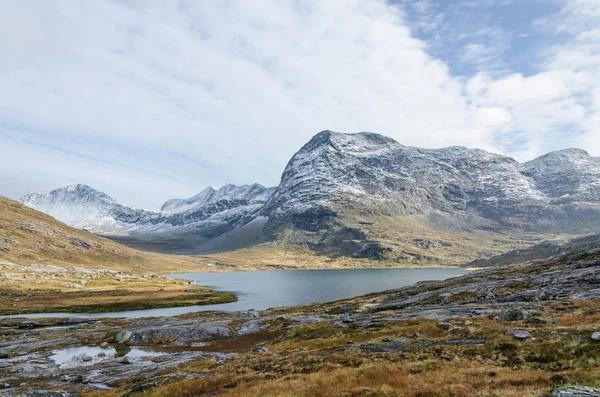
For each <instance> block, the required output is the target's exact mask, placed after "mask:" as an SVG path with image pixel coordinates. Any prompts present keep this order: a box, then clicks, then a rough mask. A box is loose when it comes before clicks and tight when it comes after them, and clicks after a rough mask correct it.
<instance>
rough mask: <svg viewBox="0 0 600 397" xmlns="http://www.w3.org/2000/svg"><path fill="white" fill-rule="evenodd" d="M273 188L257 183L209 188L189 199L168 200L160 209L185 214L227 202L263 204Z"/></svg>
mask: <svg viewBox="0 0 600 397" xmlns="http://www.w3.org/2000/svg"><path fill="white" fill-rule="evenodd" d="M274 190H275V188H266V187H264V186H262V185H259V184H258V183H255V184H253V185H244V186H235V185H225V186H223V187H221V188H215V187H213V186H209V187H207V188H206V189H204V190H203V191H201V192H200V193H198V194H197V195H195V196H194V197H191V198H189V199H173V200H168V201H167V202H166V203H164V204H163V206H162V207H161V209H160V210H161V211H164V212H185V211H188V210H190V209H193V208H198V207H206V206H208V205H212V204H215V203H218V202H219V201H223V200H227V201H230V202H246V203H248V204H263V203H264V202H265V201H267V200H268V199H269V197H270V196H271V194H273V191H274Z"/></svg>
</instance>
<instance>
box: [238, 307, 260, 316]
mask: <svg viewBox="0 0 600 397" xmlns="http://www.w3.org/2000/svg"><path fill="white" fill-rule="evenodd" d="M240 314H241V315H242V316H244V317H260V313H259V312H258V310H256V309H250V310H248V311H245V312H240Z"/></svg>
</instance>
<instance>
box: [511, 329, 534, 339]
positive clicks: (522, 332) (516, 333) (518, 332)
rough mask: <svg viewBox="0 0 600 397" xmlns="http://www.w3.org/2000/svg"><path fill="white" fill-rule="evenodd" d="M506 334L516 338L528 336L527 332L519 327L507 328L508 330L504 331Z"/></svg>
mask: <svg viewBox="0 0 600 397" xmlns="http://www.w3.org/2000/svg"><path fill="white" fill-rule="evenodd" d="M506 335H508V336H512V337H513V338H515V339H518V340H525V339H527V338H529V336H530V334H529V332H527V331H525V330H520V329H509V330H508V331H506Z"/></svg>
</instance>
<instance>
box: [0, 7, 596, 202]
mask: <svg viewBox="0 0 600 397" xmlns="http://www.w3.org/2000/svg"><path fill="white" fill-rule="evenodd" d="M505 3H506V4H505ZM583 3H585V2H582V4H583ZM510 4H511V2H501V3H498V2H489V4H486V6H489V7H491V6H496V5H502V6H503V5H510ZM589 4H591V3H589ZM589 4H587V5H585V4H584V5H583V6H582V7H589ZM439 5H440V3H439V2H436V1H433V0H429V1H425V0H421V1H419V2H418V3H415V5H414V7H415V8H416V10H417V11H418V12H419V13H421V14H420V15H422V17H423V18H422V19H421V22H422V23H421V25H420V26H421V28H422V29H423V30H427V32H428V36H427V37H421V36H419V38H417V36H416V35H415V33H414V32H415V30H414V27H413V24H412V23H413V22H414V20H411V18H412V17H411V12H409V10H408V8H409V6H408V5H406V4H391V3H388V2H386V1H383V0H348V1H342V0H331V1H326V2H323V1H313V0H283V1H276V0H272V1H262V2H248V1H243V0H232V1H228V2H222V1H216V0H214V1H202V2H195V1H177V2H175V1H173V2H160V1H154V2H141V1H133V0H132V1H127V2H117V1H94V2H81V1H75V0H71V1H67V0H65V1H60V0H56V1H48V2H43V3H42V4H40V3H39V2H34V1H27V0H24V1H20V2H2V3H0V50H1V51H2V52H3V53H5V54H6V53H10V54H11V55H14V56H10V57H0V72H1V73H0V90H1V91H2V92H3V93H10V94H9V95H3V96H1V97H0V150H2V153H5V152H6V153H9V154H8V155H6V156H5V155H3V156H2V158H0V166H1V167H2V168H4V169H9V168H10V169H22V170H23V172H22V173H23V174H26V175H25V176H24V179H27V178H29V179H30V181H29V182H27V181H24V183H23V184H22V185H23V189H24V188H25V187H30V186H31V187H34V186H37V185H39V183H38V181H39V180H44V181H48V182H49V183H50V182H52V183H55V184H56V185H57V186H59V185H62V184H64V183H73V182H84V183H88V184H90V185H92V186H94V187H98V188H100V189H102V190H105V191H106V192H107V193H108V194H111V195H113V196H115V197H116V198H117V199H121V200H122V201H125V202H128V203H131V204H138V205H141V206H144V207H152V208H157V207H158V206H159V205H160V204H161V202H162V201H164V200H166V199H167V198H171V197H186V196H190V195H193V194H195V193H197V192H198V191H200V190H201V189H202V188H203V187H204V186H207V185H223V184H226V183H238V184H241V183H252V182H259V183H263V184H265V185H275V184H277V183H278V180H279V176H280V174H281V172H282V170H283V168H284V166H285V164H286V162H287V160H288V159H289V158H290V156H291V155H292V154H293V153H294V152H295V151H296V150H297V149H298V148H299V147H300V146H301V145H302V144H303V143H305V142H306V141H307V140H308V139H310V137H311V136H312V135H314V134H315V133H317V132H318V131H320V130H323V129H334V130H338V131H343V132H356V131H375V132H380V133H383V134H386V135H389V136H392V137H394V138H395V139H397V140H398V141H400V142H401V143H403V144H407V145H415V146H422V147H441V146H446V145H466V146H471V147H482V148H484V149H488V150H496V151H503V152H505V153H508V154H517V155H519V156H520V157H521V158H528V157H531V156H533V155H535V154H537V153H540V152H541V151H544V150H546V149H549V148H555V146H557V143H558V142H560V141H562V142H564V139H562V138H563V137H562V135H561V134H563V133H564V131H563V130H561V128H562V127H564V126H565V125H569V126H570V128H571V129H575V130H576V131H577V134H576V135H577V136H578V137H579V138H578V140H573V143H583V142H592V141H594V142H596V141H595V140H594V139H596V138H591V136H593V132H594V131H597V130H595V129H594V128H597V127H596V126H595V125H598V123H596V124H595V125H594V124H593V121H594V117H597V112H596V111H595V110H594V109H597V108H598V106H597V99H598V95H597V92H598V91H597V87H596V88H594V85H593V84H592V82H591V81H590V80H589V79H590V78H593V77H594V76H597V75H595V74H594V73H595V72H593V71H590V69H593V68H595V67H596V66H594V65H596V64H595V63H594V64H593V65H591V66H584V65H585V62H595V61H591V60H590V59H591V57H592V56H593V55H594V54H597V52H596V53H588V54H586V51H588V52H589V51H592V50H594V48H592V47H593V46H594V44H593V41H594V37H590V35H592V34H593V33H592V32H591V31H590V28H589V26H590V22H589V21H586V20H584V19H580V17H579V16H578V15H579V14H578V13H579V12H586V11H585V9H584V11H579V10H578V9H575V8H572V9H570V10H567V11H565V10H563V11H562V12H565V13H569V15H571V17H572V18H574V21H576V24H577V26H581V28H578V29H576V30H573V31H569V32H565V28H561V27H560V26H558V25H557V22H556V21H557V20H558V19H559V16H550V17H549V18H548V19H547V20H545V21H540V20H538V21H536V24H535V26H536V29H549V26H552V27H554V28H555V29H554V30H553V31H552V34H553V35H555V34H556V35H561V37H562V36H566V37H567V38H568V39H569V40H573V41H575V42H580V43H581V46H578V47H576V48H577V51H576V52H571V53H567V50H568V49H569V48H571V49H573V47H570V46H568V45H567V44H565V45H564V46H563V47H560V48H558V47H557V49H556V51H553V52H552V54H553V55H552V56H550V55H547V54H545V55H544V57H543V59H544V61H543V62H542V64H541V65H540V66H539V71H536V73H535V75H524V74H519V73H512V72H509V73H503V74H502V75H501V76H499V75H498V73H497V71H496V70H495V69H496V67H495V66H493V67H492V66H490V65H499V64H502V65H504V64H503V62H502V61H503V60H504V59H503V57H505V52H504V49H503V48H505V47H506V46H508V45H509V43H510V41H506V40H504V41H502V46H503V47H502V48H500V47H494V46H490V42H492V41H494V40H492V39H493V38H494V37H495V38H496V39H498V40H496V41H498V42H500V41H501V40H500V38H502V39H504V38H507V37H512V36H511V33H510V32H506V31H505V30H503V29H500V28H498V27H496V28H494V29H491V30H489V31H487V32H483V31H481V29H479V27H478V28H477V29H474V30H473V31H468V32H459V31H457V30H456V27H453V28H452V29H451V33H452V34H453V35H454V36H453V37H457V38H458V37H459V35H460V34H463V36H462V38H461V39H460V40H463V41H461V43H463V44H464V46H463V48H464V49H465V51H466V52H463V53H462V54H463V59H464V60H466V61H468V62H470V63H472V64H476V65H478V66H477V69H476V70H477V71H478V73H477V75H475V76H464V75H462V76H456V75H454V72H453V69H455V64H454V63H453V62H454V61H453V59H455V58H452V59H444V58H443V56H442V53H437V52H436V51H434V50H433V47H432V46H433V43H435V40H436V38H439V37H441V36H443V35H444V34H445V33H446V32H448V31H449V30H448V29H450V28H449V27H448V25H447V24H446V23H445V21H446V20H445V18H446V15H447V13H448V12H449V10H443V9H441V8H440V6H439ZM465 7H467V8H469V9H475V8H477V7H476V4H475V3H473V2H471V3H469V4H465V5H464V7H463V8H462V9H466V8H465ZM565 7H566V6H565ZM565 9H566V8H565ZM482 37H483V38H485V39H482ZM15 38H19V39H18V40H17V39H15ZM440 42H441V41H440ZM586 43H587V44H586ZM586 46H587V47H586ZM590 46H592V47H590ZM560 54H562V55H560ZM559 55H560V56H559ZM486 57H488V59H486ZM572 59H578V62H577V64H578V65H580V67H579V68H576V67H571V66H565V65H563V64H568V63H569V62H571V61H572ZM492 69H494V70H492ZM596 81H598V79H596ZM594 90H596V91H594ZM596 120H597V119H596ZM544 134H552V136H551V137H550V138H549V139H546V138H547V137H549V135H546V136H544ZM590 134H592V135H590ZM556 137H558V138H556ZM516 143H519V145H517V144H516ZM521 143H522V144H521ZM27 175H29V176H27ZM7 191H8V190H7V189H4V191H0V194H8V193H6V192H7ZM11 194H15V193H11Z"/></svg>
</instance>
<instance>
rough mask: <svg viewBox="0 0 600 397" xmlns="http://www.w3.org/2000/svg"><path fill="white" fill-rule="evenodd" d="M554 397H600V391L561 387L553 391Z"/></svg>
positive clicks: (589, 388)
mask: <svg viewBox="0 0 600 397" xmlns="http://www.w3.org/2000/svg"><path fill="white" fill-rule="evenodd" d="M551 396H552V397H599V396H600V389H592V388H591V387H586V386H578V385H575V386H560V387H558V388H556V389H554V390H553V391H552V394H551Z"/></svg>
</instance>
